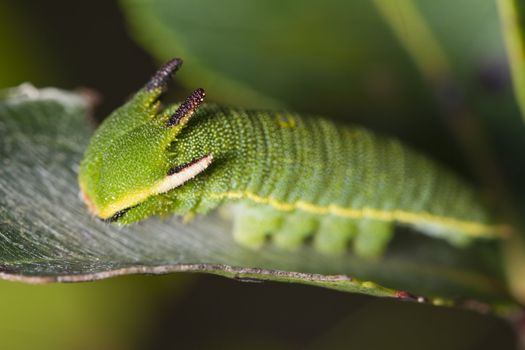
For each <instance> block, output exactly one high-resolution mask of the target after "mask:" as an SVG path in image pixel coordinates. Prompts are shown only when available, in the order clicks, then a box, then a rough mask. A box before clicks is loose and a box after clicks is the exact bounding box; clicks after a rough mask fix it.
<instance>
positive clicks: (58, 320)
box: [0, 275, 190, 350]
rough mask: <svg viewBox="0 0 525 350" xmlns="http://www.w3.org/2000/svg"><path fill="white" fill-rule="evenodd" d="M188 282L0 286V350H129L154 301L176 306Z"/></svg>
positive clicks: (140, 333)
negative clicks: (171, 302)
mask: <svg viewBox="0 0 525 350" xmlns="http://www.w3.org/2000/svg"><path fill="white" fill-rule="evenodd" d="M189 282H190V276H185V275H176V276H173V275H172V276H164V277H159V278H156V279H151V278H148V277H146V276H134V277H123V278H118V279H112V280H106V281H100V282H98V283H96V284H95V283H86V284H52V285H23V284H19V283H13V282H7V281H1V282H0V309H1V310H2V319H1V320H0V338H1V339H2V348H3V349H13V350H17V349H55V350H60V349H64V350H65V349H79V350H82V349H101V350H104V349H108V350H109V349H112V350H118V349H130V348H133V347H134V344H135V343H137V342H138V341H140V339H141V338H142V337H144V336H145V333H146V330H147V327H148V323H149V322H150V321H149V320H150V318H151V317H154V316H155V314H152V312H155V310H156V308H157V307H158V305H157V304H158V303H159V300H163V299H164V298H167V297H168V296H169V298H170V299H172V300H176V299H177V298H178V297H180V295H181V292H182V291H183V290H184V289H185V288H187V286H188V285H189Z"/></svg>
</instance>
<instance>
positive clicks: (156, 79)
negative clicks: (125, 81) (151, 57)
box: [146, 58, 182, 91]
mask: <svg viewBox="0 0 525 350" xmlns="http://www.w3.org/2000/svg"><path fill="white" fill-rule="evenodd" d="M181 66H182V59H180V58H173V59H172V60H170V61H168V62H166V63H165V64H164V65H163V66H162V67H160V68H159V70H158V71H157V72H156V73H155V74H154V75H153V76H152V77H151V79H150V81H149V82H148V84H146V91H151V90H154V89H158V88H162V89H164V88H165V87H166V85H167V84H168V81H169V80H170V78H171V76H172V75H173V74H175V72H177V71H178V70H179V68H180V67H181Z"/></svg>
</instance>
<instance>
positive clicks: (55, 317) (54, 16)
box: [0, 0, 525, 349]
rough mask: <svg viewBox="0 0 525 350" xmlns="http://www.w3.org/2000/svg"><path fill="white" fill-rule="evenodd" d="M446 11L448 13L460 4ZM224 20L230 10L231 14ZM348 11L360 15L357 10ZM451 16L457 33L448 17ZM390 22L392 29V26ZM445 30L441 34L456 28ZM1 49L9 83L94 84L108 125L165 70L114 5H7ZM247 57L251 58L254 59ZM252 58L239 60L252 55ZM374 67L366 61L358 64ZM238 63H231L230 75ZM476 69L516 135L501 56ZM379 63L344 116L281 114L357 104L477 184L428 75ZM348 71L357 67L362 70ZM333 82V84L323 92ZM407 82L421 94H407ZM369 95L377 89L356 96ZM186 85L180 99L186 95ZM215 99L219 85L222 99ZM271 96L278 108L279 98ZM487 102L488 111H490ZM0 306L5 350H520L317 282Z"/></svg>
mask: <svg viewBox="0 0 525 350" xmlns="http://www.w3.org/2000/svg"><path fill="white" fill-rule="evenodd" d="M175 2H176V1H175ZM217 3H218V2H217ZM470 3H472V2H470ZM217 6H219V5H218V4H217ZM222 10H223V11H224V9H222ZM430 10H432V9H430ZM450 11H451V12H450V13H451V15H452V14H453V13H454V9H450ZM210 12H212V13H216V14H217V16H219V15H220V14H221V13H222V12H220V11H216V10H215V9H210ZM224 12H226V13H228V9H226V11H224ZM318 15H319V16H320V17H322V16H323V15H326V16H327V14H323V13H319V14H318ZM478 15H479V16H480V18H482V19H483V18H484V17H483V16H490V18H492V16H493V14H490V13H488V14H484V13H483V12H482V13H481V14H478ZM353 16H354V17H359V14H354V15H353ZM486 18H488V17H486ZM291 20H293V18H292V19H291ZM456 20H457V18H456ZM268 21H271V18H268ZM450 21H451V22H450V25H452V23H453V22H452V21H454V18H453V16H451V19H450ZM314 22H315V21H314ZM191 24H192V22H191V21H187V22H185V25H188V26H189V27H188V32H189V33H191V32H192V27H191ZM378 25H379V24H378ZM382 26H383V27H382V28H381V30H382V31H384V30H385V28H384V24H382ZM441 26H442V27H446V26H447V23H446V22H445V23H442V24H441ZM197 29H199V28H197ZM200 30H202V28H201V29H200ZM378 30H379V29H378ZM373 33H374V31H373V30H370V29H367V31H366V35H372V38H373V39H369V38H366V37H365V38H364V40H363V42H364V44H366V41H367V40H377V39H378V38H380V37H381V34H375V35H376V36H375V37H374V36H373ZM298 34H299V36H300V35H301V33H298ZM359 34H360V35H365V34H363V33H358V34H357V35H356V37H359ZM217 35H218V34H217ZM469 35H470V37H469ZM480 37H481V38H482V37H483V31H481V33H476V31H475V30H474V31H472V33H471V34H468V33H467V38H471V39H475V40H473V41H474V42H475V41H476V40H477V41H478V44H477V45H478V46H479V45H481V47H482V46H483V45H482V44H483V41H481V44H479V41H480V40H481V39H480ZM222 40H231V38H230V37H224V38H222ZM312 40H313V39H312ZM390 40H392V38H390ZM385 45H386V46H385V47H383V48H382V51H381V52H383V53H384V52H386V53H389V52H391V53H392V56H389V55H388V56H387V59H384V61H386V62H388V61H389V59H390V58H391V57H398V56H399V57H401V60H404V61H406V62H409V61H410V60H409V59H408V58H407V57H404V56H403V55H404V54H403V51H402V49H401V48H400V47H396V46H395V45H394V46H392V44H385ZM389 45H390V46H389ZM472 45H474V44H472ZM146 46H147V45H146ZM166 46H167V47H169V46H170V43H166ZM200 46H202V47H200V48H198V49H199V50H204V51H206V42H201V43H200ZM370 47H374V46H373V45H372V44H371V45H370ZM296 49H297V50H299V49H300V48H299V47H298V48H296ZM365 49H366V47H363V50H365ZM244 50H248V48H244ZM372 51H373V50H372ZM0 52H1V54H0V88H3V87H8V86H13V85H18V84H20V83H21V82H24V81H31V82H32V83H34V84H35V85H36V86H57V87H61V88H66V89H75V88H79V87H87V88H90V89H93V90H94V91H96V92H98V93H99V95H100V96H101V100H100V104H99V106H98V108H97V109H96V111H95V113H96V116H97V118H99V119H101V118H103V117H104V116H105V115H107V114H108V113H109V112H110V111H111V110H113V109H114V108H115V107H116V106H118V105H120V104H121V103H122V101H124V100H125V99H126V98H127V97H128V96H129V94H130V93H132V92H133V91H134V90H135V89H137V88H138V87H139V86H141V85H142V84H143V83H144V82H145V81H146V80H147V78H148V77H149V76H150V74H151V73H152V72H153V71H154V70H155V67H157V65H158V61H156V60H155V59H154V58H153V57H152V56H150V55H149V54H148V53H147V52H146V51H145V50H144V49H143V48H142V47H141V46H139V45H138V44H137V43H135V41H134V40H133V38H132V36H131V34H130V33H129V31H128V26H127V24H126V21H125V19H124V14H123V12H122V11H121V9H120V8H119V4H117V3H116V2H112V1H103V0H96V1H90V2H71V1H65V0H60V1H48V2H43V1H19V0H18V1H15V0H3V1H2V2H0ZM244 53H245V54H246V57H250V53H249V52H244ZM172 54H173V55H178V54H179V53H178V52H173V53H172ZM242 54H243V50H240V51H239V52H237V53H231V55H234V56H235V57H237V58H238V57H239V55H242ZM246 57H244V61H246V60H248V58H246ZM253 59H255V58H253ZM365 61H367V58H363V59H361V60H357V63H354V64H360V62H361V63H362V62H365ZM187 63H189V64H191V61H190V62H188V61H187ZM201 63H202V62H201ZM309 63H311V62H309V61H305V62H303V63H301V64H303V65H306V64H309ZM189 64H188V66H189ZM240 64H241V63H239V62H237V61H236V63H235V64H234V66H235V65H237V66H238V67H239V65H240ZM298 64H299V63H298ZM469 64H471V65H470V66H475V69H474V70H473V71H475V72H477V73H478V74H476V75H473V76H470V75H468V74H467V73H464V72H463V73H462V74H463V75H467V76H469V77H470V78H469V79H466V80H462V81H466V83H465V84H467V85H468V84H472V85H473V84H476V86H477V87H476V88H475V89H471V90H469V91H471V92H472V91H474V92H475V96H474V97H473V100H474V101H477V103H478V104H477V106H478V107H479V106H481V107H479V108H480V109H482V110H485V111H490V110H491V109H492V110H498V111H501V110H502V108H504V109H505V110H509V111H510V112H509V114H511V115H512V116H513V118H509V119H508V121H507V122H505V123H501V120H498V119H497V116H495V115H494V114H490V113H489V112H487V113H485V115H484V116H483V123H484V125H485V126H487V127H490V128H492V130H495V135H496V136H497V135H498V133H499V135H505V134H506V133H508V132H509V130H514V129H518V128H517V126H518V125H521V124H520V122H521V120H520V118H519V115H518V114H517V112H516V111H517V109H516V106H515V104H514V102H513V101H512V99H511V98H509V96H510V88H509V86H510V84H509V79H508V76H507V72H506V67H505V64H504V58H502V57H488V58H486V57H483V59H481V60H480V61H479V62H470V61H469V62H467V63H466V64H465V63H463V65H464V66H469ZM375 67H376V68H377V67H379V68H377V69H375V73H374V74H375V75H374V79H372V80H366V81H365V83H363V82H361V83H360V84H361V85H359V84H357V85H356V86H357V87H355V89H356V90H358V91H361V92H360V93H358V94H357V95H356V96H355V97H353V100H352V99H350V100H348V101H343V102H345V103H346V107H345V106H344V105H343V106H334V104H333V103H335V102H334V101H332V100H330V98H335V97H334V96H331V95H330V93H329V92H330V91H327V94H326V95H330V98H324V99H323V97H320V99H319V100H313V99H312V98H311V96H308V97H304V96H303V97H301V96H300V95H299V96H295V95H293V96H291V97H290V99H289V100H287V103H286V105H287V106H289V107H291V108H294V109H296V110H300V111H303V112H311V113H313V112H315V113H321V112H322V111H325V110H326V111H327V113H326V114H327V115H328V116H330V117H333V118H339V119H344V118H345V117H346V116H347V112H348V109H350V106H353V108H354V110H353V111H352V113H350V115H352V118H351V120H352V121H356V122H360V123H363V124H366V125H368V126H370V127H374V128H377V129H379V130H383V131H387V132H391V133H394V134H397V135H398V136H400V137H402V138H403V139H406V140H408V141H409V142H411V143H413V144H415V145H417V146H419V147H421V148H423V149H425V150H429V151H431V152H432V154H433V155H434V156H435V157H437V158H438V159H441V160H442V161H445V162H446V163H448V164H449V165H450V166H451V167H454V168H456V169H458V170H459V171H461V172H462V173H463V174H464V175H465V176H466V177H469V178H471V179H472V180H473V181H477V179H476V176H474V175H473V174H472V170H469V167H468V166H466V165H465V162H464V161H462V158H461V156H459V155H458V153H460V152H458V149H459V148H460V146H458V145H457V144H455V142H454V141H446V140H445V141H444V142H443V136H442V135H443V134H447V133H448V131H447V128H446V126H445V125H443V122H442V121H440V120H439V117H438V116H437V114H438V113H436V112H435V110H434V109H429V108H428V106H429V103H431V102H429V101H432V98H431V97H430V95H431V93H430V92H428V91H427V90H426V89H425V88H424V86H425V84H424V83H423V81H422V80H423V78H421V77H419V76H418V74H417V72H416V71H415V70H410V69H406V68H400V69H399V70H398V71H395V72H394V73H392V72H390V71H388V70H386V71H384V70H382V69H386V68H384V67H383V66H382V65H381V64H377V65H375ZM381 67H383V68H381ZM385 67H387V68H388V65H386V66H385ZM187 69H189V68H187ZM217 69H220V65H219V67H218V68H217ZM316 69H317V70H320V72H317V73H315V74H316V75H317V76H319V75H322V73H323V69H322V67H318V66H317V67H312V71H314V70H316ZM352 69H353V71H357V72H359V71H360V68H359V66H357V67H355V66H354V67H352ZM385 72H386V73H385ZM471 73H472V72H471ZM260 74H262V75H264V74H270V73H266V72H264V71H263V72H260ZM273 74H275V73H273ZM392 76H394V78H392ZM307 78H308V77H305V79H304V84H305V88H306V89H310V88H313V87H309V86H308V79H307ZM330 78H331V77H330V76H328V77H325V79H326V81H327V84H328V85H330V81H331V80H330ZM405 78H406V79H405ZM334 79H335V77H334ZM385 79H386V80H385ZM389 79H390V80H389ZM392 79H393V80H392ZM395 79H399V80H400V81H404V80H406V81H408V83H406V84H405V85H401V87H402V88H403V89H409V90H410V89H412V90H413V91H415V94H414V95H411V97H412V98H411V99H405V98H404V97H403V98H401V97H399V96H398V95H397V92H398V91H397V92H396V89H398V88H399V86H398V85H396V84H395ZM184 81H185V82H186V84H184V85H189V83H187V82H188V81H190V82H191V84H193V81H191V79H188V78H186V79H185V80H184ZM352 83H353V82H352V81H349V82H348V84H349V85H351V84H352ZM392 84H393V85H392ZM410 84H412V85H413V86H408V87H407V86H406V85H410ZM414 84H415V85H414ZM363 86H365V87H366V88H367V89H368V90H366V91H364V92H363V91H362V90H360V89H361V88H363ZM179 87H180V88H179V89H178V90H177V96H179V97H180V96H184V95H185V94H186V93H187V92H188V90H189V89H184V88H183V87H182V86H179ZM191 87H195V86H193V85H191V86H189V88H191ZM322 88H323V89H326V87H322ZM212 89H213V87H212ZM385 89H386V90H385ZM219 90H220V89H219V87H217V89H216V91H218V92H219ZM212 91H213V90H212ZM502 91H503V92H502ZM215 95H216V96H218V97H216V100H217V101H221V98H222V96H220V94H219V93H217V94H215ZM223 95H224V99H225V101H226V102H230V101H233V100H234V98H233V97H232V96H228V94H227V93H223ZM277 95H278V94H277ZM270 97H271V100H272V101H273V100H275V99H276V97H278V96H270ZM336 97H337V96H336ZM398 97H399V98H398ZM212 99H213V98H212ZM490 99H492V100H490ZM494 100H496V102H493V101H494ZM260 101H264V100H257V101H256V99H254V98H253V96H250V97H249V98H247V99H246V100H245V102H246V104H247V105H251V104H253V105H256V104H257V103H262V102H260ZM268 101H269V100H268ZM301 101H304V103H302V104H301ZM317 101H320V102H319V103H317ZM321 101H322V102H321ZM337 101H339V102H340V101H341V98H338V99H337ZM349 101H350V102H349ZM377 101H379V102H377ZM487 101H488V102H487ZM491 101H492V102H491ZM352 102H355V104H353V105H352ZM241 103H242V102H241ZM268 103H269V102H268ZM276 105H278V103H276ZM376 105H377V106H376ZM371 106H372V107H373V108H372V107H371ZM484 106H488V107H487V108H482V107H484ZM501 106H503V107H502V108H500V107H501ZM329 107H330V108H329ZM327 108H328V109H327ZM407 108H408V109H409V110H410V113H411V114H412V116H407V117H406V118H405V119H403V118H398V119H396V120H392V116H391V115H389V114H387V113H385V110H396V111H399V110H404V109H407ZM367 111H369V112H370V113H369V114H368V113H367ZM418 114H419V115H421V119H420V120H417V119H416V122H415V124H414V119H410V118H412V117H413V115H418ZM396 117H397V114H396ZM429 131H432V132H429ZM496 136H494V137H496ZM450 140H453V138H452V137H450ZM515 140H516V137H512V138H508V139H507V140H506V141H505V142H500V143H498V144H497V146H496V147H497V149H498V152H499V153H500V154H503V155H504V156H502V157H501V160H502V161H503V162H504V163H505V164H510V165H507V170H508V169H510V167H512V169H511V170H512V171H509V170H508V172H511V173H512V178H513V179H514V180H513V181H512V183H514V184H517V185H516V186H518V187H519V182H520V181H519V180H520V179H521V178H522V177H520V175H522V174H523V173H522V172H523V171H525V167H521V166H520V164H523V163H519V161H518V163H516V159H515V158H514V156H513V155H509V154H508V152H506V151H505V150H508V149H512V148H515V147H518V146H519V145H521V143H519V142H517V141H515ZM438 142H439V143H438ZM521 186H523V185H521ZM520 193H522V192H520ZM0 310H1V314H2V318H1V320H0V348H2V349H88V348H89V349H93V348H95V349H171V348H183V349H187V348H200V349H245V348H251V349H270V348H271V349H296V348H301V349H327V348H332V349H338V348H345V349H346V348H358V349H362V348H370V349H381V348H385V347H388V348H391V349H398V348H399V349H421V348H426V349H442V348H447V349H474V348H475V349H484V348H487V349H492V348H496V347H497V348H498V349H512V348H515V346H516V340H515V339H514V335H513V333H512V329H511V328H510V326H509V325H508V324H507V323H506V322H505V321H503V320H501V319H498V318H495V317H492V316H485V315H480V314H476V313H473V312H469V311H464V310H457V309H449V308H436V307H430V306H425V305H417V304H411V303H402V302H398V301H390V300H380V299H375V298H371V297H366V296H361V295H350V294H344V293H339V292H336V291H331V290H325V289H320V288H314V287H307V286H300V285H287V284H277V283H240V282H237V281H233V280H228V279H223V278H220V277H215V276H206V275H189V274H188V275H182V274H177V275H169V276H161V277H158V276H156V277H154V276H127V277H121V278H115V279H111V280H105V281H98V282H92V283H84V284H62V285H60V284H55V285H24V284H20V283H14V282H5V281H1V282H0Z"/></svg>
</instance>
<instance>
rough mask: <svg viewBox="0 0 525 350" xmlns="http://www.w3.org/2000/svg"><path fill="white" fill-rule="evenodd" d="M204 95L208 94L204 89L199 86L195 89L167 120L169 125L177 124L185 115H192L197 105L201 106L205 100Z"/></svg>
mask: <svg viewBox="0 0 525 350" xmlns="http://www.w3.org/2000/svg"><path fill="white" fill-rule="evenodd" d="M204 96H206V92H205V91H204V89H201V88H198V89H196V90H195V91H193V92H192V93H191V95H190V96H188V98H187V99H186V100H185V101H184V102H182V104H181V105H180V107H179V108H178V109H177V111H176V112H175V113H174V114H173V115H172V116H171V117H170V119H169V120H168V122H167V126H175V125H177V124H179V122H180V121H181V120H182V119H183V118H184V117H189V116H191V115H192V114H193V112H195V109H197V107H199V106H200V104H201V103H202V102H203V101H204Z"/></svg>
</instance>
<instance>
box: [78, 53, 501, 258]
mask: <svg viewBox="0 0 525 350" xmlns="http://www.w3.org/2000/svg"><path fill="white" fill-rule="evenodd" d="M181 64H182V61H181V60H180V59H173V60H171V61H169V62H168V63H166V64H165V65H164V66H163V67H161V68H160V69H159V70H158V71H157V73H156V74H155V75H154V76H153V77H152V79H151V80H150V81H149V82H148V83H147V84H146V86H145V87H144V88H143V89H141V90H140V91H139V92H138V93H136V94H135V96H134V97H133V98H132V99H131V100H130V101H129V102H127V103H126V104H125V105H123V106H122V107H120V108H119V109H117V110H116V111H115V112H113V113H112V114H111V115H110V116H109V117H108V118H107V119H106V120H105V121H104V122H103V124H102V125H101V126H100V127H99V128H98V130H97V131H96V133H95V135H94V136H93V138H92V139H91V142H90V144H89V146H88V148H87V150H86V153H85V158H84V159H83V161H82V163H81V165H80V171H79V183H80V189H81V193H82V197H83V200H84V201H85V203H86V204H87V206H88V208H89V210H90V212H91V213H92V214H93V215H95V216H97V217H98V218H100V219H102V220H105V221H108V222H116V223H118V224H129V223H132V222H136V221H139V220H142V219H145V218H147V217H149V216H152V215H165V214H169V213H175V214H179V215H183V216H185V217H186V218H190V217H192V216H193V215H195V214H197V213H206V212H208V211H210V210H211V209H213V208H216V207H217V206H219V205H222V204H230V205H231V208H232V213H233V219H234V238H235V239H236V240H237V241H238V242H239V243H241V244H244V245H248V246H251V247H258V246H260V245H262V244H263V243H264V242H265V240H266V239H267V237H268V236H270V237H271V238H272V240H273V241H274V242H275V243H276V244H277V245H279V246H281V247H285V248H289V249H291V248H295V247H297V246H300V245H301V244H303V242H304V241H305V239H306V238H308V237H310V236H312V235H313V243H314V245H315V246H316V247H317V248H318V249H319V250H321V251H323V252H328V253H338V252H342V251H345V250H346V249H347V246H348V244H349V243H350V242H352V243H353V247H354V251H355V252H356V253H357V254H359V255H361V256H367V257H374V256H378V255H380V254H381V253H382V252H383V250H384V249H385V247H386V245H387V244H388V242H389V240H390V239H391V237H392V235H393V230H394V224H395V223H398V224H401V225H408V226H411V227H413V228H415V229H417V230H419V231H421V232H423V233H425V234H428V235H432V236H437V237H441V238H444V239H446V240H448V241H450V242H452V243H454V244H464V243H466V242H469V241H470V240H471V239H476V238H499V237H502V236H504V235H505V233H506V230H505V229H504V228H502V227H500V226H496V225H494V224H493V222H492V219H491V217H490V215H489V213H488V210H487V209H486V208H485V207H484V206H483V205H482V204H481V203H482V202H481V201H480V199H479V197H478V194H477V193H476V192H475V191H474V190H473V189H471V187H469V186H468V185H467V184H465V183H464V182H462V181H461V180H460V179H459V178H458V177H456V176H455V175H454V174H452V173H451V172H450V171H448V170H447V169H445V168H442V167H440V166H439V165H437V164H436V163H434V162H432V161H431V160H429V159H428V158H426V157H424V156H422V155H421V154H419V153H417V152H415V151H413V150H411V149H410V148H408V147H406V146H403V145H402V144H401V143H400V142H399V141H397V140H395V139H392V138H386V137H382V136H378V135H375V134H373V133H371V132H369V131H367V130H365V129H362V128H359V127H343V126H338V125H336V124H334V123H332V122H330V121H328V120H325V119H321V118H312V117H302V116H299V115H297V114H293V113H279V112H264V111H262V112H261V111H245V110H240V109H235V108H227V107H221V106H217V105H210V104H202V102H203V99H204V95H205V93H204V90H202V89H197V90H195V91H194V92H193V93H192V94H191V95H190V96H189V97H188V98H187V99H186V100H185V101H184V102H183V103H181V104H176V105H170V106H168V107H167V108H165V109H161V106H160V102H159V100H158V99H159V97H160V95H161V94H162V93H163V91H164V90H165V89H166V86H167V82H168V80H169V79H170V77H171V75H172V74H173V73H174V72H176V71H177V70H178V69H179V67H180V66H181ZM314 234H315V235H314Z"/></svg>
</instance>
